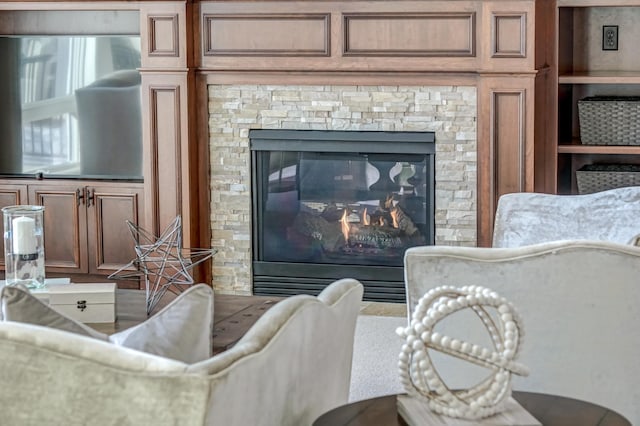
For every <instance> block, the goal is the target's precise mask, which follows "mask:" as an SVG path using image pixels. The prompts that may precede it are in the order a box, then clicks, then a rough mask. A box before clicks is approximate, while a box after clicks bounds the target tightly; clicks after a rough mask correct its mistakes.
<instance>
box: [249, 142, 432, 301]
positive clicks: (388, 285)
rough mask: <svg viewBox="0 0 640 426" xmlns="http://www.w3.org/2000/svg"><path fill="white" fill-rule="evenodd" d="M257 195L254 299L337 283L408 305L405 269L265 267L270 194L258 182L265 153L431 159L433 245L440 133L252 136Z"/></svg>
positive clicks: (282, 264)
mask: <svg viewBox="0 0 640 426" xmlns="http://www.w3.org/2000/svg"><path fill="white" fill-rule="evenodd" d="M249 139H250V150H251V174H252V176H251V178H252V179H251V182H252V183H251V185H252V186H251V190H252V191H251V194H252V208H251V209H252V217H251V222H252V223H251V228H252V259H253V262H252V268H253V271H252V272H253V273H252V276H253V294H256V295H278V296H289V295H294V294H313V295H317V294H318V293H319V292H320V291H322V290H323V289H324V288H325V287H326V286H327V285H328V284H330V283H331V282H333V281H335V280H337V279H340V278H346V277H349V278H355V279H357V280H359V281H361V282H362V283H363V285H364V287H365V292H364V299H365V300H374V301H387V302H401V303H404V302H405V301H406V298H405V288H404V268H403V267H402V266H363V265H342V264H319V263H289V262H271V261H269V262H265V261H262V260H261V259H262V251H263V243H262V241H261V238H260V236H261V235H263V229H262V222H263V221H262V214H263V212H262V209H260V208H259V202H260V200H262V199H263V195H264V191H265V188H263V187H261V186H260V185H259V184H258V182H257V179H255V176H262V169H261V167H262V164H261V163H260V161H259V153H260V152H261V151H297V152H336V153H366V154H418V155H424V156H425V157H426V159H427V168H428V170H427V174H426V176H425V179H426V183H427V187H428V188H432V189H434V190H433V191H429V192H428V194H427V205H428V206H427V209H428V210H427V232H426V234H427V235H425V237H426V238H427V243H426V244H428V245H433V244H434V240H435V196H434V192H435V133H434V132H386V131H335V130H331V131H328V130H250V131H249Z"/></svg>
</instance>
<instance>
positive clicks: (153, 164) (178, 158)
mask: <svg viewBox="0 0 640 426" xmlns="http://www.w3.org/2000/svg"><path fill="white" fill-rule="evenodd" d="M142 90H143V94H145V95H143V96H144V97H145V98H146V101H144V102H143V111H144V110H147V112H146V113H145V116H146V117H147V118H148V121H147V122H146V123H145V128H144V129H143V132H145V133H146V134H147V135H148V136H147V137H145V138H144V151H145V158H148V159H149V161H147V162H145V170H144V176H145V182H144V186H145V193H146V194H153V196H151V197H145V223H147V226H148V227H149V228H148V230H149V231H150V232H153V233H155V234H156V235H159V234H160V232H161V231H162V230H163V229H164V228H165V227H166V226H167V225H169V223H171V221H173V219H175V217H176V215H179V214H180V215H182V218H183V227H184V228H185V229H189V228H188V224H189V212H190V210H189V201H190V200H189V197H188V194H189V184H190V180H189V177H188V173H189V167H188V164H187V162H188V160H189V157H188V148H189V147H188V144H187V141H188V129H187V127H186V123H187V119H186V117H187V93H188V90H187V74H186V73H182V74H171V75H170V74H164V73H163V74H152V73H142ZM185 195H187V196H185ZM185 223H186V224H187V225H186V226H185ZM185 237H187V238H186V239H185V244H188V243H189V240H188V236H187V235H185Z"/></svg>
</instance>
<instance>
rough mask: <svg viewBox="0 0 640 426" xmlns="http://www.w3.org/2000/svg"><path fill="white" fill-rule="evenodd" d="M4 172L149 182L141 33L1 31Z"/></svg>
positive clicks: (0, 166)
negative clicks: (144, 148)
mask: <svg viewBox="0 0 640 426" xmlns="http://www.w3.org/2000/svg"><path fill="white" fill-rule="evenodd" d="M0 57H1V58H2V60H0V99H2V100H3V101H2V102H1V103H0V176H7V175H17V176H23V175H37V176H44V177H46V176H51V177H78V178H108V179H131V180H136V179H142V120H141V94H140V73H139V71H138V68H139V67H140V36H139V35H121V34H120V35H104V34H99V35H87V34H82V35H57V34H56V35H41V34H37V35H8V36H0Z"/></svg>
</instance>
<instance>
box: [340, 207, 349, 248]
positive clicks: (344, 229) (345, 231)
mask: <svg viewBox="0 0 640 426" xmlns="http://www.w3.org/2000/svg"><path fill="white" fill-rule="evenodd" d="M340 224H341V225H342V235H343V236H344V242H345V244H348V243H349V221H348V220H347V209H344V213H343V214H342V219H340Z"/></svg>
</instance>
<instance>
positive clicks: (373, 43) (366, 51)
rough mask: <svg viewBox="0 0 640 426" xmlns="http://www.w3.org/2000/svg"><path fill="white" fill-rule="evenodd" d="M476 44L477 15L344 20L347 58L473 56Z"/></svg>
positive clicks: (374, 16) (378, 16) (379, 16)
mask: <svg viewBox="0 0 640 426" xmlns="http://www.w3.org/2000/svg"><path fill="white" fill-rule="evenodd" d="M475 44H476V42H475V13H422V14H415V13H397V14H365V13H362V14H345V16H344V53H343V55H344V56H351V55H360V56H474V55H475Z"/></svg>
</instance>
